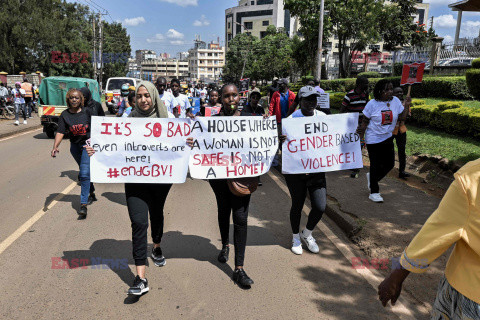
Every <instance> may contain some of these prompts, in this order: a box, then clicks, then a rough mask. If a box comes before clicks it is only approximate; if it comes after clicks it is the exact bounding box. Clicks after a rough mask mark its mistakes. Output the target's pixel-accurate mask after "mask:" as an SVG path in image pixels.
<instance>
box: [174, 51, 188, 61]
mask: <svg viewBox="0 0 480 320" xmlns="http://www.w3.org/2000/svg"><path fill="white" fill-rule="evenodd" d="M177 59H179V60H187V59H188V51H185V52H179V53H177Z"/></svg>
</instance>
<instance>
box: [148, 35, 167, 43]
mask: <svg viewBox="0 0 480 320" xmlns="http://www.w3.org/2000/svg"><path fill="white" fill-rule="evenodd" d="M164 40H165V36H164V35H163V34H161V33H157V34H156V35H155V37H153V38H149V39H147V42H148V43H152V42H163V41H164Z"/></svg>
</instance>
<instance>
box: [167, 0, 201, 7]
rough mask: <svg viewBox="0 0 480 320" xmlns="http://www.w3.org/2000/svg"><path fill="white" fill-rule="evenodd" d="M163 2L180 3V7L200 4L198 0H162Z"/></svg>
mask: <svg viewBox="0 0 480 320" xmlns="http://www.w3.org/2000/svg"><path fill="white" fill-rule="evenodd" d="M160 1H161V2H168V3H173V4H176V5H179V6H180V7H188V6H195V7H196V6H198V0H160Z"/></svg>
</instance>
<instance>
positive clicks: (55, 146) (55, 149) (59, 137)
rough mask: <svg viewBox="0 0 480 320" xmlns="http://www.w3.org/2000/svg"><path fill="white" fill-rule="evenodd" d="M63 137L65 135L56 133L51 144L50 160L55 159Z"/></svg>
mask: <svg viewBox="0 0 480 320" xmlns="http://www.w3.org/2000/svg"><path fill="white" fill-rule="evenodd" d="M64 136H65V134H63V133H59V132H57V134H56V135H55V140H54V142H53V149H52V152H51V156H52V158H55V157H56V156H57V153H59V152H60V151H59V150H58V147H59V146H60V143H61V142H62V140H63V137H64Z"/></svg>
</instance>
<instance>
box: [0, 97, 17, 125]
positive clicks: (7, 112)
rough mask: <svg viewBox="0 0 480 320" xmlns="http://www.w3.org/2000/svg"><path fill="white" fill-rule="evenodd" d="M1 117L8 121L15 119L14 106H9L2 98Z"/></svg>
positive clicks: (0, 104)
mask: <svg viewBox="0 0 480 320" xmlns="http://www.w3.org/2000/svg"><path fill="white" fill-rule="evenodd" d="M0 117H4V118H5V119H7V120H13V119H15V107H14V106H13V105H12V104H8V103H7V99H6V98H5V97H0Z"/></svg>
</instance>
